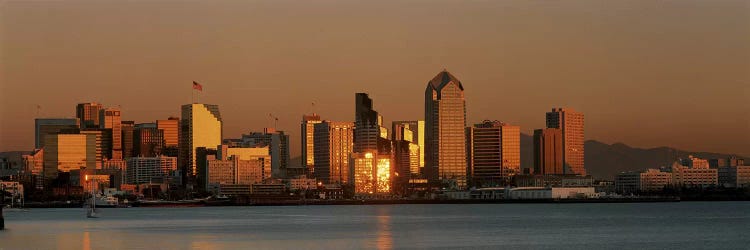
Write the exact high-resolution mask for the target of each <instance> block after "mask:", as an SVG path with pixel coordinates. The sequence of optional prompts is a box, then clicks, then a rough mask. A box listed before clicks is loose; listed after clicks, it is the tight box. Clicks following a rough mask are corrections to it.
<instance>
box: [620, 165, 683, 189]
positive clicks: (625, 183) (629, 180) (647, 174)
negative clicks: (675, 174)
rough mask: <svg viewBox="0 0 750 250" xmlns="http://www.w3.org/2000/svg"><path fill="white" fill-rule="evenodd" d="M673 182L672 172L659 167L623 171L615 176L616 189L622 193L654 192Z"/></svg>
mask: <svg viewBox="0 0 750 250" xmlns="http://www.w3.org/2000/svg"><path fill="white" fill-rule="evenodd" d="M671 184H672V173H669V172H662V171H661V170H659V169H647V170H645V171H631V172H623V173H620V174H618V175H617V176H616V177H615V190H616V191H617V192H618V193H621V194H632V193H635V192H639V191H640V192H652V191H659V190H662V189H663V188H664V187H666V186H669V185H671Z"/></svg>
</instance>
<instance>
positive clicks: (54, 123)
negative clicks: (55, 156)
mask: <svg viewBox="0 0 750 250" xmlns="http://www.w3.org/2000/svg"><path fill="white" fill-rule="evenodd" d="M79 126H80V124H79V121H78V119H76V118H37V119H34V127H35V129H34V139H35V140H34V141H35V143H34V148H38V149H39V148H43V147H44V141H45V140H44V137H45V136H47V135H51V134H58V133H60V132H61V131H63V130H71V129H78V127H79Z"/></svg>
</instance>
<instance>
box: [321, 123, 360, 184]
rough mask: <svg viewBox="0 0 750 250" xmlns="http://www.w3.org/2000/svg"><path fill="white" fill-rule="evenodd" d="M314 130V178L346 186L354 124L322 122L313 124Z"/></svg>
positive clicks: (348, 180)
mask: <svg viewBox="0 0 750 250" xmlns="http://www.w3.org/2000/svg"><path fill="white" fill-rule="evenodd" d="M314 129H315V132H314V133H315V136H314V138H313V140H314V144H315V163H314V168H315V170H314V172H315V178H316V179H318V180H321V181H323V182H324V183H328V184H348V183H349V182H350V179H349V178H350V175H349V171H350V169H349V154H351V153H352V149H353V147H354V123H352V122H335V121H322V122H321V123H317V124H315V125H314Z"/></svg>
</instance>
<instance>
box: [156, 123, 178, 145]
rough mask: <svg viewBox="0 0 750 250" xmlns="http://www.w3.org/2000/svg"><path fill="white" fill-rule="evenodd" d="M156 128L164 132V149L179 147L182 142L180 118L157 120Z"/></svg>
mask: <svg viewBox="0 0 750 250" xmlns="http://www.w3.org/2000/svg"><path fill="white" fill-rule="evenodd" d="M156 126H157V127H158V128H159V129H161V130H163V131H164V147H175V148H176V147H177V146H178V145H179V142H180V118H177V117H169V118H168V119H166V120H156Z"/></svg>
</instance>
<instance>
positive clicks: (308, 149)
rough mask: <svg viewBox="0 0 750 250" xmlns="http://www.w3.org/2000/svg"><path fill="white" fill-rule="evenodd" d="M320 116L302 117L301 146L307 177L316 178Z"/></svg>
mask: <svg viewBox="0 0 750 250" xmlns="http://www.w3.org/2000/svg"><path fill="white" fill-rule="evenodd" d="M320 122H321V121H320V115H318V114H314V113H313V114H311V115H303V116H302V124H301V125H300V128H301V133H300V135H301V137H302V141H301V145H302V151H301V152H302V166H303V167H304V168H305V171H306V172H307V176H309V177H312V176H315V142H314V138H315V124H318V123H320Z"/></svg>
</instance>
